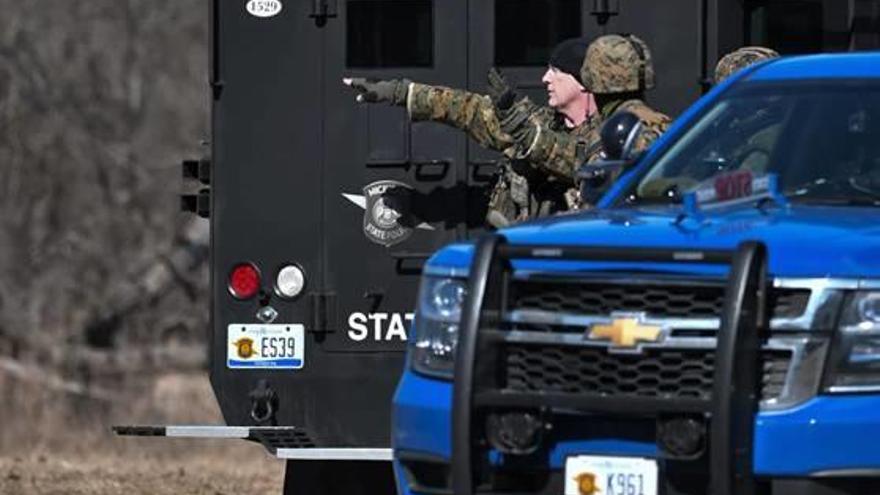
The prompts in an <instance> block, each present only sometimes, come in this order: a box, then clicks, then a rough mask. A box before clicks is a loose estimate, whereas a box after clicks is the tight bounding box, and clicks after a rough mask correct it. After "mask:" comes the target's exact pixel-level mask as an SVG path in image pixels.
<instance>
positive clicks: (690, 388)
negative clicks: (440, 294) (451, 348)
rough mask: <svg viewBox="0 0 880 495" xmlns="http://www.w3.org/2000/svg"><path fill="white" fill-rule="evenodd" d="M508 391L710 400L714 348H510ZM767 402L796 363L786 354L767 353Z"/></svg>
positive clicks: (506, 368) (507, 353)
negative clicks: (632, 350)
mask: <svg viewBox="0 0 880 495" xmlns="http://www.w3.org/2000/svg"><path fill="white" fill-rule="evenodd" d="M503 356H504V358H503V362H504V382H502V383H503V385H502V386H503V387H504V388H505V389H507V390H510V391H513V392H537V393H540V392H554V393H568V394H579V395H602V396H616V397H619V396H630V397H650V398H662V399H680V398H691V399H705V400H709V399H711V395H712V373H713V370H714V366H715V352H714V350H713V349H675V348H648V349H644V352H642V353H639V354H617V353H609V352H608V350H607V348H605V347H582V346H562V345H555V346H548V345H534V344H532V345H528V344H526V345H523V344H511V345H507V346H505V348H504V351H503ZM762 358H763V362H764V372H763V380H762V382H763V383H762V400H768V399H772V398H775V397H778V396H779V394H780V393H781V392H782V388H783V385H784V383H785V375H786V371H787V370H788V366H789V362H790V361H791V352H790V351H787V350H764V351H763V352H762Z"/></svg>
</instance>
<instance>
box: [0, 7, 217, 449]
mask: <svg viewBox="0 0 880 495" xmlns="http://www.w3.org/2000/svg"><path fill="white" fill-rule="evenodd" d="M207 77H208V2H206V1H204V0H87V1H71V0H0V394H2V397H3V398H4V399H5V400H2V401H0V414H4V413H5V412H6V411H15V413H16V414H17V415H21V414H22V412H24V415H25V416H28V415H29V414H30V415H31V417H30V419H31V420H34V419H36V418H34V417H33V414H35V413H36V412H37V411H40V410H41V409H42V408H44V405H45V404H44V402H43V401H42V399H45V401H48V403H49V404H51V407H52V408H53V409H55V410H57V411H59V413H60V414H67V413H68V412H69V411H73V412H77V413H88V414H80V415H84V416H91V417H93V418H94V417H95V415H94V414H93V411H94V410H95V408H96V407H97V408H98V410H99V411H102V412H104V413H106V415H105V416H106V417H110V416H112V415H113V411H114V410H115V409H113V408H114V407H122V408H123V409H124V406H125V404H126V403H127V401H126V400H124V398H125V397H126V396H127V394H141V395H143V394H142V392H143V390H144V387H150V386H152V385H151V383H154V382H155V380H154V379H153V378H155V377H157V376H159V375H165V376H167V374H168V373H173V372H176V371H181V372H187V371H193V372H195V371H198V370H201V369H202V367H203V366H204V365H205V355H206V354H205V341H206V332H207V316H208V299H207V285H208V275H207V266H206V263H205V260H206V255H207V248H206V243H207V221H206V220H201V219H198V218H196V217H193V216H185V215H183V214H181V213H179V199H178V198H179V194H180V193H181V191H182V188H183V185H182V181H181V178H180V165H179V163H180V160H181V159H182V158H185V157H199V156H200V155H202V154H205V153H206V152H207V146H206V143H205V142H204V141H205V140H206V139H207V137H208V135H209V129H210V127H209V103H210V102H209V94H208V81H207ZM199 376H201V374H200V375H199ZM151 377H152V378H151ZM206 393H209V392H207V390H206ZM22 401H25V402H28V404H29V405H27V407H25V406H24V405H22ZM30 409H33V410H31V411H30V413H29V412H28V411H29V410H30ZM117 412H118V411H117ZM43 413H44V412H43ZM99 416H100V415H99ZM105 416H101V417H105ZM105 419H106V418H105ZM2 431H5V432H7V433H8V432H9V431H10V430H9V428H4V429H3V430H2ZM6 436H8V435H0V447H2V446H3V439H4V438H5V437H6Z"/></svg>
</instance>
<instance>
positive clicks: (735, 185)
mask: <svg viewBox="0 0 880 495" xmlns="http://www.w3.org/2000/svg"><path fill="white" fill-rule="evenodd" d="M751 195H752V173H751V172H749V171H748V170H741V171H739V172H733V173H730V174H724V175H720V176H718V177H716V178H715V200H716V201H729V200H731V199H737V198H743V197H746V196H751Z"/></svg>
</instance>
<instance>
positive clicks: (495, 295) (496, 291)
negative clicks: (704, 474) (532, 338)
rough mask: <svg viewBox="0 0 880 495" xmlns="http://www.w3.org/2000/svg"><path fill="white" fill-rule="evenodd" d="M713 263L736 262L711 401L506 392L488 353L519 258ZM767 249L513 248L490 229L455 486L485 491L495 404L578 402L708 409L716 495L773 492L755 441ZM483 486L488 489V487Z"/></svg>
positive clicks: (577, 407) (457, 397)
mask: <svg viewBox="0 0 880 495" xmlns="http://www.w3.org/2000/svg"><path fill="white" fill-rule="evenodd" d="M525 259H533V260H534V259H541V260H547V261H562V260H565V261H597V262H635V263H674V264H709V265H728V266H730V270H729V275H728V278H727V281H726V290H725V298H724V303H723V309H722V314H721V318H720V321H721V324H720V330H719V332H718V334H717V335H718V337H717V349H716V350H715V365H714V366H715V368H714V380H713V387H712V394H711V399H709V400H706V399H698V398H694V399H681V398H678V399H674V400H670V399H666V398H662V397H620V396H616V397H615V396H612V397H596V396H594V397H590V398H585V397H583V396H578V395H572V394H556V395H554V394H528V393H516V392H510V391H505V390H498V388H497V387H493V386H492V385H491V383H492V380H493V377H492V375H493V370H492V369H491V366H490V365H487V363H486V361H490V359H488V358H486V356H490V357H491V356H492V355H493V354H492V352H493V344H495V343H497V342H498V341H499V340H501V339H503V332H502V331H501V330H500V324H501V318H502V315H503V314H504V312H505V310H506V308H505V304H506V301H507V294H506V291H507V287H508V286H509V282H510V280H511V277H512V275H513V270H512V268H511V261H512V260H525ZM766 267H767V251H766V248H765V247H764V246H763V245H762V244H760V243H756V242H746V243H743V244H741V245H740V246H739V247H738V248H737V249H736V250H733V251H725V250H694V249H643V248H593V247H565V246H512V245H509V244H507V243H505V240H504V239H503V237H501V236H499V235H490V236H487V237H484V238H482V239H481V240H480V241H479V243H478V244H477V247H476V252H475V255H474V260H473V265H472V271H471V275H470V280H469V291H468V295H467V298H466V301H465V305H464V308H463V312H462V325H461V328H460V336H459V343H458V354H457V361H456V369H455V384H454V391H453V413H452V414H453V430H452V432H453V438H452V445H453V454H454V455H453V463H452V482H453V487H452V488H453V491H454V493H456V494H457V495H467V494H472V493H477V491H478V487H479V486H481V485H482V486H485V483H486V481H487V480H486V477H485V476H483V474H484V471H486V470H487V469H491V468H489V467H488V464H487V462H486V457H487V452H488V449H489V447H488V444H487V442H486V441H485V434H484V431H483V429H484V424H485V421H484V420H485V415H486V412H487V411H504V410H518V409H523V408H526V409H531V410H547V409H550V410H568V411H578V412H581V413H585V414H602V415H604V416H606V417H607V416H609V415H612V416H615V417H621V418H623V417H641V418H645V417H655V418H660V417H669V416H670V415H671V416H675V415H681V416H680V417H698V418H702V419H701V420H704V421H705V426H706V429H707V436H708V438H707V442H706V443H707V446H706V449H705V452H704V454H703V455H701V456H700V459H697V460H695V462H701V463H703V464H702V465H703V469H705V468H706V467H708V470H709V478H708V485H709V490H708V492H709V493H712V494H714V495H734V494H749V495H753V494H762V493H770V491H769V490H770V485H769V483H763V482H761V481H760V480H757V479H756V477H755V476H754V471H753V468H752V457H753V456H752V442H753V428H754V417H755V414H756V412H757V410H758V404H759V400H760V397H759V390H760V369H761V368H760V364H761V362H760V360H761V357H760V352H761V344H762V341H763V339H764V338H765V337H766V335H767V333H768V328H769V323H768V321H769V318H768V314H767V313H768V312H767V309H766V308H767V303H766V301H767V294H768V284H767V274H766V272H767V268H766ZM479 491H480V493H483V490H482V489H480V490H479Z"/></svg>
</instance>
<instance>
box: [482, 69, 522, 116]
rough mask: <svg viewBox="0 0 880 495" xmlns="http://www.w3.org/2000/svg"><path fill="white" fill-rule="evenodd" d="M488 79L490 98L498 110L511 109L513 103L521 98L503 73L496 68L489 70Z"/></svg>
mask: <svg viewBox="0 0 880 495" xmlns="http://www.w3.org/2000/svg"><path fill="white" fill-rule="evenodd" d="M486 79H487V80H488V82H489V98H491V99H492V103H493V104H494V105H495V107H496V108H504V109H506V108H510V106H511V105H513V102H515V101H516V100H517V99H518V98H519V95H518V94H517V93H516V91H514V90H513V87H512V86H511V85H510V83H509V82H507V79H506V78H505V77H504V75H503V74H501V71H500V70H498V69H496V68H495V67H492V68H491V69H489V73H488V74H487V75H486Z"/></svg>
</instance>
